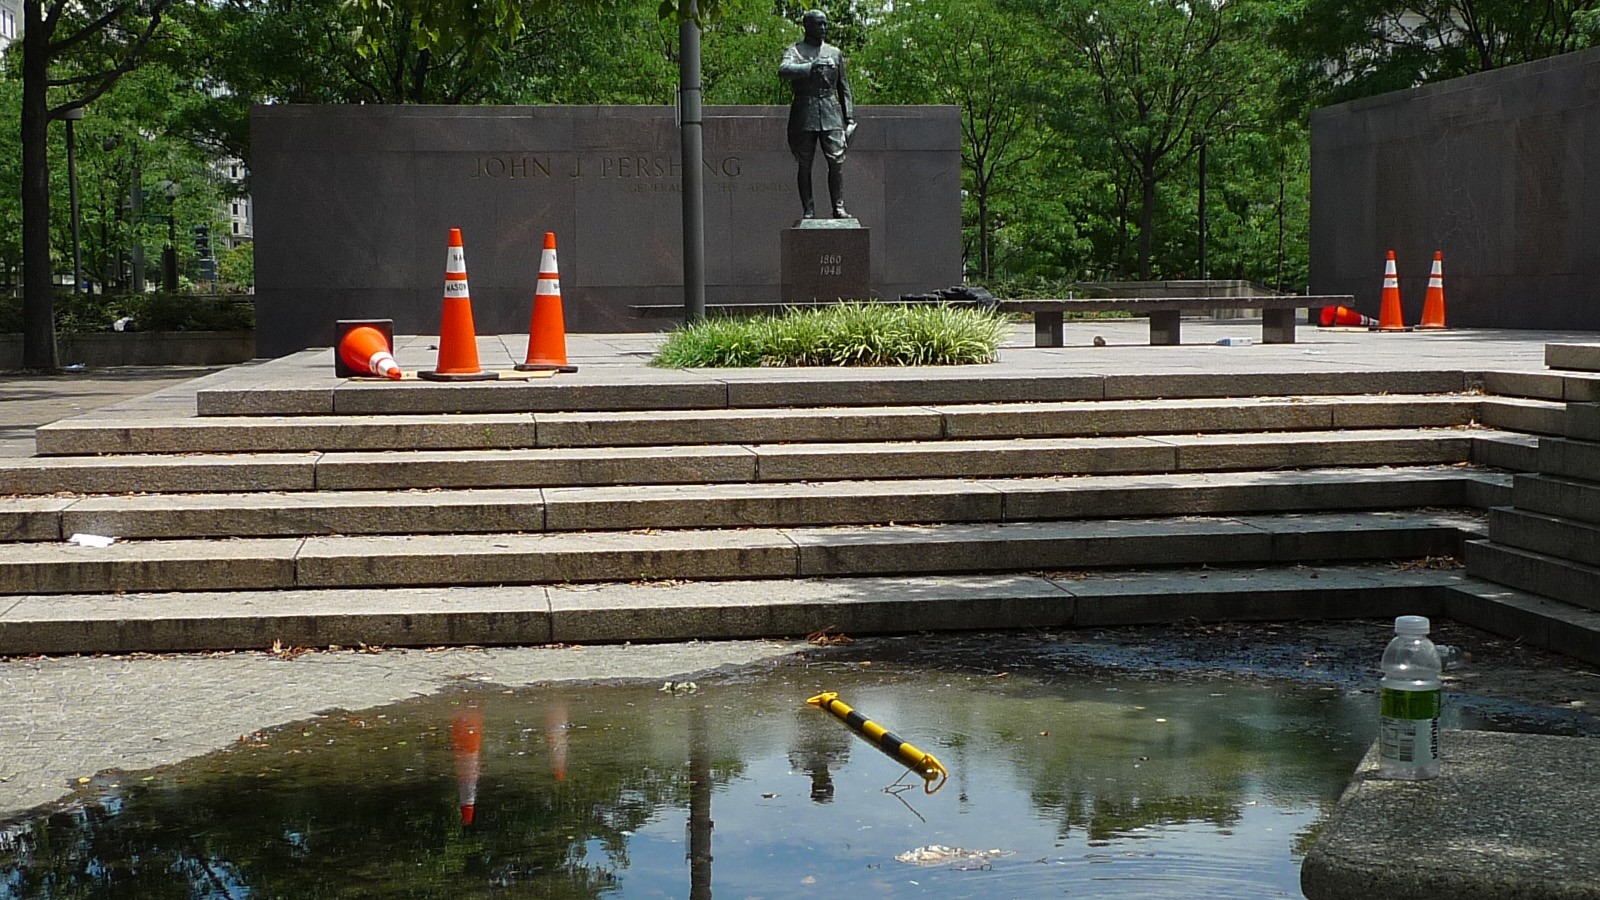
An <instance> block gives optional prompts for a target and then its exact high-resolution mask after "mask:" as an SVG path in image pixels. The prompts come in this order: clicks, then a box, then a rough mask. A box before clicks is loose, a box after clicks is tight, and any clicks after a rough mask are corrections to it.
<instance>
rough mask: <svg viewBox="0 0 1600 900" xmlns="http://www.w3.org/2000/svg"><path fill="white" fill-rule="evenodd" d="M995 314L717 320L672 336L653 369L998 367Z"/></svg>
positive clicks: (921, 310)
mask: <svg viewBox="0 0 1600 900" xmlns="http://www.w3.org/2000/svg"><path fill="white" fill-rule="evenodd" d="M1009 327H1010V326H1009V324H1008V323H1007V321H1006V319H1005V317H1004V316H1002V315H1000V314H999V313H997V312H994V311H993V310H986V309H977V308H974V307H965V306H905V305H901V304H891V303H840V304H836V305H833V306H827V307H824V308H821V309H806V310H792V311H790V312H788V313H786V314H784V315H777V316H758V317H753V318H745V319H732V318H711V319H705V320H703V321H701V322H697V323H694V324H692V325H685V326H683V327H681V328H678V329H677V330H675V331H673V332H672V333H671V334H669V335H667V340H666V342H665V343H664V344H662V346H661V349H660V350H659V351H658V352H657V353H656V356H655V359H653V360H651V365H655V366H662V367H665V368H671V369H717V368H741V367H754V366H959V365H973V364H977V363H988V362H994V360H995V358H996V355H997V354H998V352H999V349H1000V341H1001V340H1002V339H1003V338H1004V337H1005V335H1006V333H1007V331H1008V330H1009Z"/></svg>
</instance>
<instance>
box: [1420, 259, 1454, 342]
mask: <svg viewBox="0 0 1600 900" xmlns="http://www.w3.org/2000/svg"><path fill="white" fill-rule="evenodd" d="M1417 327H1418V328H1426V329H1428V330H1430V331H1437V330H1439V329H1442V328H1445V327H1447V326H1446V325H1445V324H1444V254H1443V253H1442V252H1440V251H1438V250H1435V251H1433V271H1432V272H1429V273H1428V298H1427V300H1425V301H1423V304H1422V324H1421V325H1418V326H1417Z"/></svg>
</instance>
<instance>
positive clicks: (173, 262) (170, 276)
mask: <svg viewBox="0 0 1600 900" xmlns="http://www.w3.org/2000/svg"><path fill="white" fill-rule="evenodd" d="M161 192H162V193H164V194H166V195H167V246H166V249H164V250H162V251H161V289H162V290H164V291H166V292H167V293H169V294H175V293H177V291H178V216H177V210H176V209H175V208H174V207H175V206H176V204H177V202H178V183H177V182H176V181H164V182H162V184H161Z"/></svg>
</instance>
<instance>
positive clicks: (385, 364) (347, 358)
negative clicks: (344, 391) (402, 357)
mask: <svg viewBox="0 0 1600 900" xmlns="http://www.w3.org/2000/svg"><path fill="white" fill-rule="evenodd" d="M339 359H340V360H342V361H343V362H344V364H345V365H346V366H348V367H349V368H350V370H351V371H353V372H356V373H359V374H364V375H382V376H383V377H385V378H388V379H392V380H394V381H399V380H400V364H399V363H397V362H395V361H394V354H393V353H391V352H390V351H389V342H388V341H387V340H385V339H384V336H383V332H381V331H379V330H378V329H376V328H373V327H372V326H371V325H361V326H359V327H356V328H352V329H350V330H349V331H348V332H346V333H345V336H344V339H343V340H341V341H339Z"/></svg>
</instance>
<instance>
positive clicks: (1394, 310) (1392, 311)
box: [1376, 250, 1411, 331]
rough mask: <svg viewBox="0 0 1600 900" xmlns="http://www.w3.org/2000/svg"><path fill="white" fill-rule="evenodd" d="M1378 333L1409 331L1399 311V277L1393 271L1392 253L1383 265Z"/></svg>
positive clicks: (1403, 315) (1402, 314)
mask: <svg viewBox="0 0 1600 900" xmlns="http://www.w3.org/2000/svg"><path fill="white" fill-rule="evenodd" d="M1376 330H1378V331H1410V330H1411V329H1409V328H1407V327H1406V318H1405V314H1404V313H1402V312H1401V311H1400V276H1399V275H1398V274H1397V273H1396V272H1395V270H1394V251H1393V250H1390V251H1389V258H1388V259H1387V260H1385V261H1384V264H1383V306H1381V307H1380V308H1379V309H1378V325H1377V329H1376Z"/></svg>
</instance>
